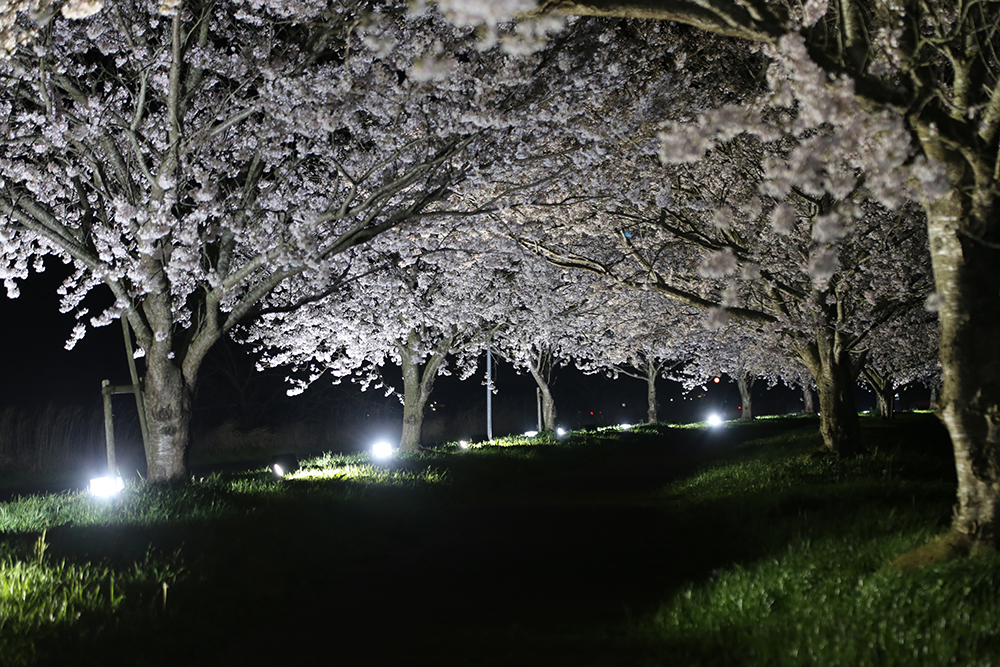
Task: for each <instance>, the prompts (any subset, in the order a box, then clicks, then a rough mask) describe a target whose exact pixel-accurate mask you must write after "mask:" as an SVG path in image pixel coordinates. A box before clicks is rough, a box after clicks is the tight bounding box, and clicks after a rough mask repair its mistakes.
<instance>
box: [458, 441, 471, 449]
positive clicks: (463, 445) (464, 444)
mask: <svg viewBox="0 0 1000 667" xmlns="http://www.w3.org/2000/svg"><path fill="white" fill-rule="evenodd" d="M458 446H459V447H461V448H462V449H468V448H469V441H468V440H459V441H458Z"/></svg>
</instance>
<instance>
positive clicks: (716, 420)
mask: <svg viewBox="0 0 1000 667" xmlns="http://www.w3.org/2000/svg"><path fill="white" fill-rule="evenodd" d="M705 421H706V422H708V425H709V426H719V425H720V424H722V417H720V416H719V415H716V414H711V415H709V416H708V419H706V420H705Z"/></svg>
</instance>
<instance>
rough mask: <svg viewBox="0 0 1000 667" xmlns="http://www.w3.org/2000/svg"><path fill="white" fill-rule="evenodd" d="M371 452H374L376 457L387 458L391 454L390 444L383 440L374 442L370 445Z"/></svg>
mask: <svg viewBox="0 0 1000 667" xmlns="http://www.w3.org/2000/svg"><path fill="white" fill-rule="evenodd" d="M372 454H374V455H375V458H377V459H387V458H389V457H390V456H392V445H390V444H389V443H388V442H385V441H384V440H383V441H382V442H376V443H375V444H374V445H373V446H372Z"/></svg>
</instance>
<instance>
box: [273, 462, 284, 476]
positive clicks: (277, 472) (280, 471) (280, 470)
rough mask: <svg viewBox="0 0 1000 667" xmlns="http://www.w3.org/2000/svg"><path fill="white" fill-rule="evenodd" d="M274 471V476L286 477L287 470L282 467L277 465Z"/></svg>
mask: <svg viewBox="0 0 1000 667" xmlns="http://www.w3.org/2000/svg"><path fill="white" fill-rule="evenodd" d="M273 470H274V476H275V477H284V476H285V469H284V468H282V467H281V465H279V464H277V463H275V464H274V468H273Z"/></svg>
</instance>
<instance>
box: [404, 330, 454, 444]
mask: <svg viewBox="0 0 1000 667" xmlns="http://www.w3.org/2000/svg"><path fill="white" fill-rule="evenodd" d="M451 341H452V339H451V338H448V339H445V340H443V341H441V342H439V344H438V346H437V348H435V350H434V351H433V352H432V353H431V355H430V357H429V358H428V360H427V362H426V363H425V364H424V366H423V368H421V367H420V362H419V360H418V359H417V352H416V350H417V347H418V345H419V343H420V337H419V334H418V333H416V332H413V333H411V334H410V336H409V339H408V340H407V342H406V343H404V344H401V345H400V346H399V358H400V359H401V366H402V371H403V434H402V437H400V439H399V450H400V451H401V452H406V453H413V452H418V451H420V433H421V431H422V430H423V425H424V410H425V408H426V407H427V401H428V400H429V399H430V397H431V391H433V389H434V381H435V380H436V379H437V376H438V372H439V371H440V370H441V366H442V364H444V360H445V358H446V356H447V354H448V350H449V349H450V348H451Z"/></svg>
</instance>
